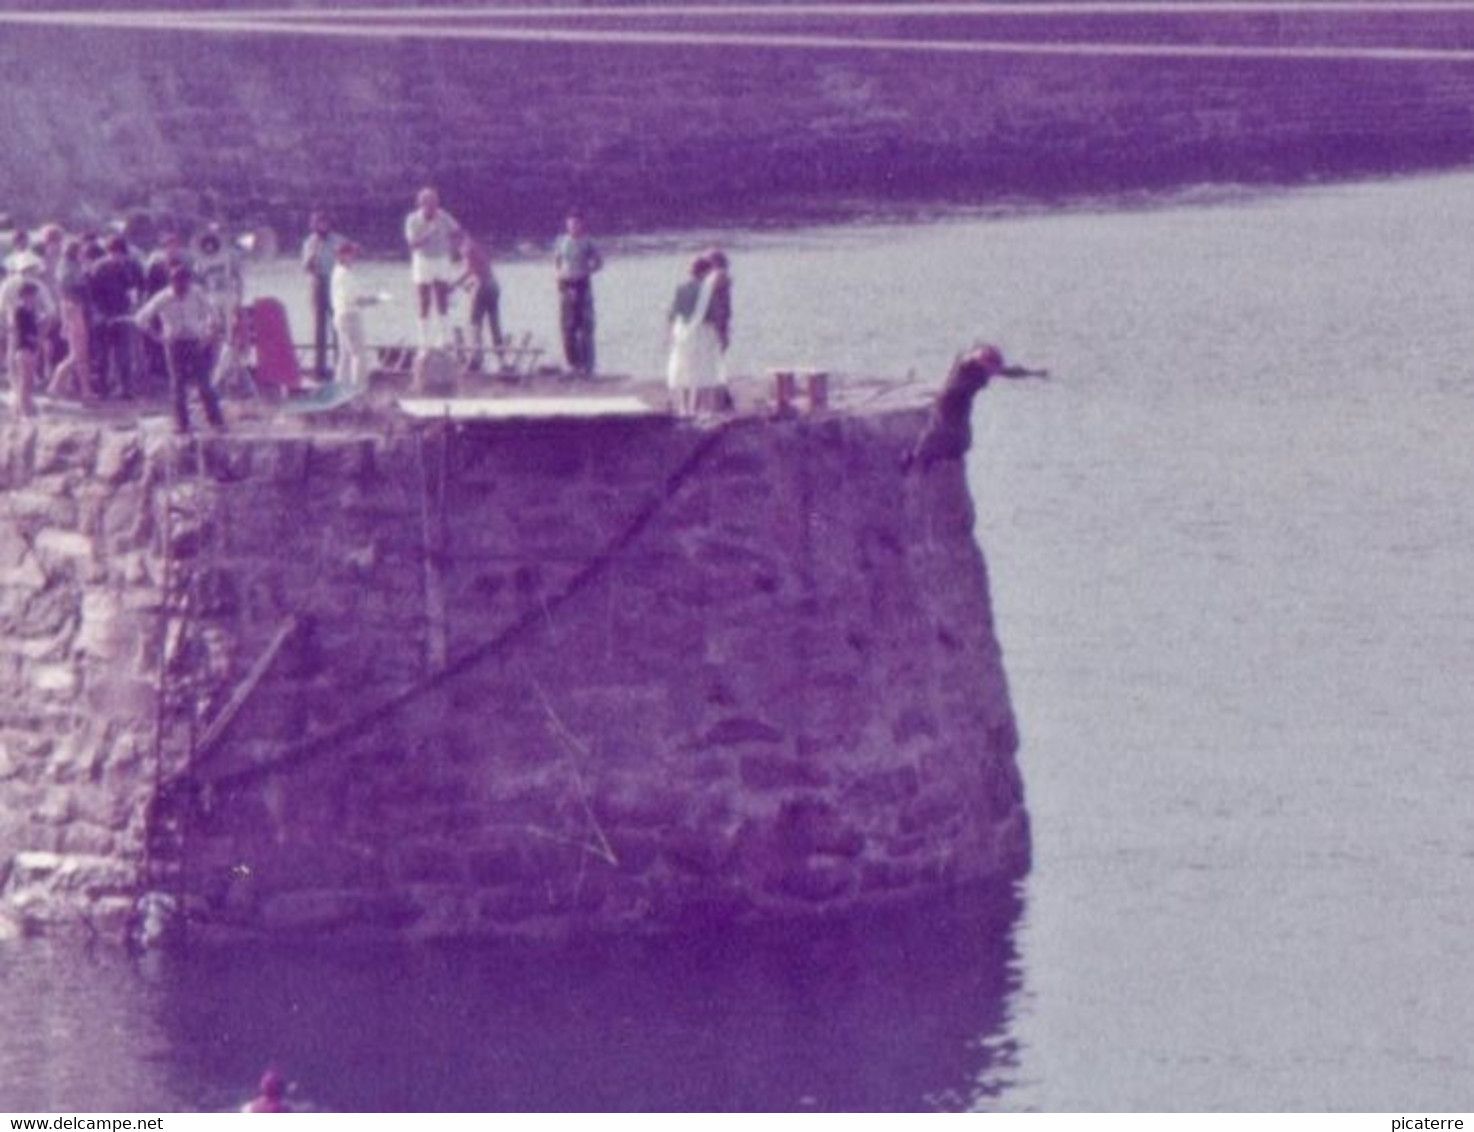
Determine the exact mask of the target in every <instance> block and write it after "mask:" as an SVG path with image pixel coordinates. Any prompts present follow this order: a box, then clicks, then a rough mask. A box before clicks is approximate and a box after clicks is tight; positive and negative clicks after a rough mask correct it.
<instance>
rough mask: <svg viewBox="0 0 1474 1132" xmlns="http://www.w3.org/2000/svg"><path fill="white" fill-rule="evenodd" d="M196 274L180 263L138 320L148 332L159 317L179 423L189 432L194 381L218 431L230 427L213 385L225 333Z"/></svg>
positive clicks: (141, 310)
mask: <svg viewBox="0 0 1474 1132" xmlns="http://www.w3.org/2000/svg"><path fill="white" fill-rule="evenodd" d="M191 276H192V273H191V272H190V269H189V268H188V267H185V266H183V265H180V266H178V267H176V268H174V270H173V272H172V274H170V276H169V286H168V287H167V288H166V289H165V290H163V291H160V292H159V293H158V294H157V295H155V296H154V297H153V298H152V299H150V300H149V301H148V302H146V303H144V304H143V306H142V307H141V308H139V311H138V313H137V314H136V315H134V316H133V320H134V322H135V323H136V324H137V325H138V327H139V328H140V329H142V330H143V331H144V333H146V334H147V333H152V331H151V330H150V327H151V326H152V325H153V323H154V320H155V319H157V320H158V325H159V337H160V338H161V339H162V340H163V343H164V359H165V361H166V363H167V364H168V367H169V382H170V384H171V385H172V386H173V389H174V428H175V431H176V432H179V433H181V434H182V433H187V432H189V405H188V403H187V400H186V399H187V396H188V392H189V390H188V387H189V386H191V385H193V386H194V387H195V389H196V390H197V391H198V393H199V396H200V401H201V402H202V403H203V404H204V406H205V416H206V417H208V418H209V421H210V424H211V425H212V426H213V427H214V428H215V430H216V431H217V432H224V431H225V418H224V417H223V416H221V415H220V400H219V398H217V397H216V396H215V390H214V388H213V387H212V386H211V385H210V361H211V359H210V354H211V346H212V345H213V344H214V342H215V340H216V339H217V338H218V337H219V335H220V315H219V312H217V311H216V310H215V305H214V304H213V303H211V302H210V300H209V299H207V298H205V296H204V295H202V294H201V293H200V292H199V291H196V290H193V289H191V287H190V280H191Z"/></svg>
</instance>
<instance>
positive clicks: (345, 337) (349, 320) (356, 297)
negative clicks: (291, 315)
mask: <svg viewBox="0 0 1474 1132" xmlns="http://www.w3.org/2000/svg"><path fill="white" fill-rule="evenodd" d="M357 263H358V245H357V244H355V243H353V241H351V240H344V241H343V242H342V243H341V244H339V245H338V263H337V266H336V267H334V268H333V294H332V301H333V329H334V330H336V331H337V333H338V365H337V369H336V371H335V372H334V374H333V378H334V380H335V381H336V382H337V383H338V384H339V385H342V386H344V387H345V388H348V389H355V390H360V391H361V390H364V389H366V388H368V338H367V336H366V335H365V333H364V329H363V311H364V308H365V307H371V306H373V305H374V304H375V303H377V302H379V296H378V295H376V294H375V295H369V294H365V293H364V290H363V281H362V279H360V277H359V275H358V272H357V271H355V270H354V267H355V265H356V264H357Z"/></svg>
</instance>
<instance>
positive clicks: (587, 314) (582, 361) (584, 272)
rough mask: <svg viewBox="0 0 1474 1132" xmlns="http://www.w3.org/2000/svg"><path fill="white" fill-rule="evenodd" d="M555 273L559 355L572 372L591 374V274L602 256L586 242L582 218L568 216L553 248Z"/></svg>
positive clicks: (589, 242) (588, 241) (592, 298)
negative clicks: (561, 335) (556, 281)
mask: <svg viewBox="0 0 1474 1132" xmlns="http://www.w3.org/2000/svg"><path fill="white" fill-rule="evenodd" d="M553 266H554V267H555V268H556V269H557V272H558V316H559V319H558V320H559V324H560V325H561V326H562V329H563V356H564V358H566V359H567V361H568V368H569V369H571V370H573V371H574V372H575V373H583V374H591V373H593V372H594V286H593V277H594V275H595V274H596V273H597V272H598V271H599V270H600V269H601V268H602V267H603V266H604V257H603V256H602V255H600V254H599V249H598V248H597V247H595V246H594V242H593V240H591V239H589V237H588V231H587V229H586V228H585V227H584V222H583V217H582V216H580V215H579V214H578V213H576V212H574V213H570V214H569V216H568V220H567V224H566V227H565V228H564V231H563V234H562V235H561V236H559V237H558V242H557V243H556V244H554V245H553Z"/></svg>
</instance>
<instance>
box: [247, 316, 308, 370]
mask: <svg viewBox="0 0 1474 1132" xmlns="http://www.w3.org/2000/svg"><path fill="white" fill-rule="evenodd" d="M245 316H246V336H247V341H249V342H250V344H251V350H252V353H253V354H254V355H255V359H256V364H255V367H254V377H255V379H256V385H257V387H258V388H260V389H261V390H262V391H263V392H264V391H265V390H268V389H272V390H276V391H286V390H297V389H301V388H302V367H301V366H300V365H298V363H297V348H296V346H294V345H293V343H292V327H291V324H290V323H289V322H288V321H287V310H286V308H285V307H284V306H282V305H281V303H280V302H279V301H278V300H276V299H257V300H255V302H253V303H251V304H249V305H248V306H247V307H246V308H245Z"/></svg>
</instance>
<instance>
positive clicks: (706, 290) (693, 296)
mask: <svg viewBox="0 0 1474 1132" xmlns="http://www.w3.org/2000/svg"><path fill="white" fill-rule="evenodd" d="M717 283H718V279H717V274H716V272H715V271H713V269H712V265H711V261H710V260H708V259H707V258H706V257H705V256H700V257H698V258H697V259H696V260H695V261H694V262H693V263H692V264H691V276H690V278H689V279H687V280H686V282H684V283H682V284H681V285H680V286H679V287H677V288H676V294H675V298H674V299H673V300H672V302H671V307H670V316H669V317H670V359H669V361H668V362H667V364H666V370H665V377H666V383H667V385H668V386H669V388H670V392H671V401H672V404H673V406H674V408H675V411H676V412H677V413H678V414H680V415H681V416H683V417H689V416H692V415H693V414H695V412H696V410H697V407H698V405H699V403H700V401H701V394H702V391H703V390H709V389H714V388H716V387H717V386H718V385H720V384H721V381H722V340H721V336H720V335H719V334H718V333H717V328H716V327H715V326H714V325H713V324H712V322H711V320H710V319H709V318H708V317H707V316H708V314H709V312H710V310H711V302H712V296H713V294H714V293H715V292H716V287H717Z"/></svg>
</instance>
